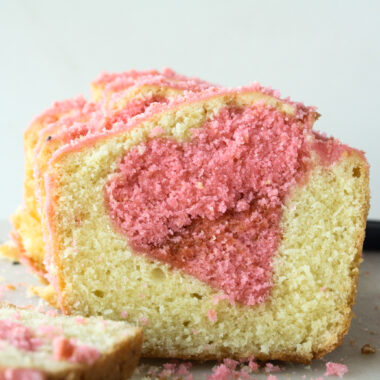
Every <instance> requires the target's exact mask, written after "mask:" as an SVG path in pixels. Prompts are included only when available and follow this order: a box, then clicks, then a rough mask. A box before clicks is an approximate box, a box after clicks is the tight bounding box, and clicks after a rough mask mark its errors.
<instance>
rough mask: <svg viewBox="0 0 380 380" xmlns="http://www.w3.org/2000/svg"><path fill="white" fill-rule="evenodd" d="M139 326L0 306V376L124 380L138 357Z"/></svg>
mask: <svg viewBox="0 0 380 380" xmlns="http://www.w3.org/2000/svg"><path fill="white" fill-rule="evenodd" d="M141 344H142V332H141V329H139V328H135V327H131V326H129V325H128V324H127V323H125V322H114V321H106V320H104V319H102V318H99V317H97V318H96V317H93V318H82V317H67V316H61V315H56V313H55V312H52V311H51V312H47V313H42V312H38V311H36V310H33V309H27V308H17V307H15V306H12V305H7V304H1V306H0V379H4V380H20V379H21V380H50V379H51V380H53V379H56V380H58V379H62V380H63V379H70V380H75V379H78V380H79V379H89V380H90V379H91V380H96V379H99V380H100V379H101V380H104V379H110V380H111V379H112V380H118V379H120V380H124V379H127V378H128V377H129V376H130V375H131V374H132V372H133V370H134V369H135V367H136V365H137V362H138V360H139V356H140V351H141Z"/></svg>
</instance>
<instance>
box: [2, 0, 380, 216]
mask: <svg viewBox="0 0 380 380" xmlns="http://www.w3.org/2000/svg"><path fill="white" fill-rule="evenodd" d="M379 15H380V2H379V1H348V0H344V1H327V0H326V1H283V0H282V1H281V0H279V1H263V0H261V1H238V0H235V1H222V0H215V1H206V0H191V1H186V2H185V1H174V0H173V1H165V0H160V1H137V0H136V1H111V0H108V1H104V2H103V1H95V0H86V1H84V0H82V1H79V0H78V1H75V0H70V1H68V0H65V1H57V0H45V1H42V0H34V1H32V0H29V1H27V0H24V1H22V0H13V1H6V0H0V47H1V48H0V65H1V66H0V67H1V70H0V83H1V89H0V130H1V138H0V165H1V178H2V180H1V186H0V218H6V217H7V216H8V214H9V213H10V212H12V211H13V209H14V208H15V207H16V206H17V205H18V204H19V203H20V202H21V188H22V180H23V151H22V132H23V130H24V128H25V127H26V125H27V124H28V122H29V121H30V120H31V119H32V117H33V116H34V115H36V114H37V113H39V112H40V111H42V110H43V109H45V108H46V107H48V106H49V104H50V103H51V102H52V101H53V100H58V99H64V98H68V97H72V96H74V95H77V94H79V93H82V94H85V95H88V92H89V91H88V89H89V87H88V83H89V82H90V81H91V80H92V79H93V78H94V77H95V76H96V75H97V74H98V73H99V72H100V71H102V70H107V71H122V70H127V69H131V68H135V69H149V68H162V67H163V66H170V67H172V68H174V69H175V70H177V71H179V72H181V73H184V74H188V75H196V76H199V77H202V78H205V79H207V80H209V81H213V82H217V83H221V84H224V85H231V86H236V85H243V84H248V83H250V82H252V81H259V82H261V83H262V84H263V85H271V86H272V87H274V88H278V89H280V90H281V93H282V94H283V95H284V96H288V95H290V96H291V97H292V99H294V100H300V101H303V102H304V103H306V104H308V105H316V106H318V109H319V112H320V113H321V114H322V118H321V119H320V120H318V122H317V125H316V128H317V129H319V130H321V131H323V132H326V133H327V134H329V135H330V134H332V135H335V136H336V137H339V138H340V139H341V140H342V141H344V142H345V143H348V144H350V145H353V146H355V147H357V148H360V149H362V150H365V151H366V152H367V157H368V160H369V162H370V163H371V166H372V171H371V175H372V178H371V185H372V208H371V212H370V217H371V218H372V219H374V218H376V219H380V193H379V191H378V189H379V188H380V152H379V151H380V146H379V144H380V73H379V68H380V16H379Z"/></svg>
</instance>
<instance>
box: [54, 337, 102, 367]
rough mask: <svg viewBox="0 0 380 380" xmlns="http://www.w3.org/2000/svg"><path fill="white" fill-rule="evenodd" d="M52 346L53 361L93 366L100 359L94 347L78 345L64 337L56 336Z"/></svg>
mask: <svg viewBox="0 0 380 380" xmlns="http://www.w3.org/2000/svg"><path fill="white" fill-rule="evenodd" d="M52 344H53V358H54V359H55V360H68V361H70V362H72V363H83V364H93V363H94V362H95V361H96V360H97V359H98V358H99V357H100V352H99V351H98V350H97V349H96V348H95V347H90V346H87V345H79V344H77V343H76V342H75V341H74V340H73V339H68V338H66V337H65V336H56V337H55V338H54V339H53V342H52Z"/></svg>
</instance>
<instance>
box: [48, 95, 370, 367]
mask: <svg viewBox="0 0 380 380" xmlns="http://www.w3.org/2000/svg"><path fill="white" fill-rule="evenodd" d="M255 96H256V95H255ZM253 97H254V96H253ZM248 98H249V100H247V99H248ZM258 98H259V97H258ZM256 100H257V99H256ZM260 100H263V99H262V98H261V99H260ZM239 101H240V104H238V100H236V99H235V104H234V106H236V105H238V106H246V105H247V104H253V103H254V102H255V101H254V100H253V98H252V96H251V97H249V96H248V95H247V96H246V97H244V96H242V97H240V98H239ZM264 102H265V99H264ZM230 103H231V99H227V100H226V99H225V98H223V97H218V98H215V99H212V100H208V101H206V102H201V103H194V104H190V105H188V106H185V107H181V108H179V109H178V110H176V111H172V112H170V113H168V114H167V115H163V116H162V115H161V116H160V118H152V119H150V120H149V121H147V122H144V123H142V124H141V125H140V126H139V128H133V129H131V130H129V131H128V132H124V133H119V134H114V135H110V137H108V138H105V139H99V140H94V141H93V142H91V143H87V144H83V145H82V146H81V147H80V148H79V147H78V148H74V149H73V150H72V151H70V154H65V153H62V154H61V155H58V156H57V157H56V158H55V160H54V161H53V162H52V164H51V167H50V169H49V171H48V174H49V175H50V176H51V178H52V179H53V180H54V181H55V184H56V187H55V188H56V189H57V190H56V192H55V193H54V196H55V198H54V202H53V201H52V200H51V199H50V200H49V201H50V203H49V204H50V212H51V214H50V219H49V226H50V233H53V237H54V241H53V242H52V248H53V250H52V252H58V254H55V255H54V257H53V265H51V266H50V268H49V271H50V272H51V275H53V277H57V285H58V288H59V293H60V297H61V298H60V301H61V304H62V307H63V308H64V310H65V311H66V312H68V313H74V314H75V313H77V314H85V315H104V316H106V317H109V318H111V319H125V320H127V321H128V322H131V323H133V324H139V325H142V326H144V333H145V337H146V340H145V342H144V346H143V355H145V356H161V357H182V358H201V359H207V358H217V357H226V356H229V357H236V358H242V357H247V356H250V355H252V354H254V355H255V356H256V357H257V358H262V359H265V358H271V359H291V360H299V361H308V360H311V359H312V358H313V357H318V356H321V355H323V354H325V353H326V352H328V351H330V350H332V349H333V348H334V347H335V346H336V345H338V344H339V343H340V341H341V339H342V337H343V335H344V334H345V333H346V332H347V329H348V327H349V323H350V319H351V305H352V303H353V302H354V298H355V291H356V283H357V275H358V262H359V260H360V253H361V245H362V241H363V231H364V226H365V220H366V212H367V205H368V193H367V188H368V168H367V165H366V162H365V160H364V159H363V158H362V157H361V156H360V155H359V154H358V153H356V152H354V151H352V150H349V149H346V151H345V152H343V153H342V154H341V156H340V158H339V159H338V160H336V161H335V162H333V163H324V164H322V161H319V159H318V155H317V154H316V155H315V157H314V159H315V160H316V162H318V163H319V164H318V165H315V166H314V167H312V168H311V169H310V171H308V176H307V180H306V181H303V182H299V183H298V184H297V185H294V186H293V187H292V189H291V191H289V192H288V194H287V196H286V197H285V198H284V199H283V203H282V205H281V218H280V219H281V220H280V221H279V226H280V230H281V231H282V233H281V238H280V241H279V244H278V246H277V248H276V251H275V252H274V254H273V259H272V264H271V290H270V294H269V295H268V297H267V299H265V302H259V303H257V304H255V305H253V306H248V305H245V304H243V303H241V302H232V303H231V299H226V297H225V293H224V292H223V291H222V290H221V289H218V288H217V287H215V286H211V285H210V284H207V283H205V282H204V281H201V280H200V279H198V278H196V277H194V276H193V275H189V274H186V273H184V272H183V271H182V270H180V269H176V268H173V267H172V266H171V265H170V264H168V263H165V262H162V261H159V260H155V259H154V258H152V257H148V256H147V255H144V254H141V252H137V250H136V247H134V248H133V247H132V244H131V242H130V241H129V239H128V238H126V234H125V231H121V230H120V229H119V228H116V227H115V222H114V220H112V218H111V217H110V213H109V209H108V205H107V201H106V197H105V189H106V187H107V183H108V181H109V180H110V178H111V177H112V175H114V173H115V172H116V170H117V169H118V167H119V164H120V160H121V159H122V157H123V156H125V155H126V154H127V153H128V152H129V151H130V150H131V148H133V147H136V146H138V145H139V144H141V143H144V142H147V141H148V140H149V139H150V135H151V133H152V131H154V130H155V129H156V128H157V127H159V128H160V130H162V131H163V133H164V135H165V138H170V139H173V140H175V141H178V142H185V141H188V140H189V138H190V137H191V133H192V132H191V131H192V130H193V129H196V128H202V127H203V126H204V124H205V122H207V121H209V120H211V119H213V118H214V117H215V115H217V114H218V113H219V112H220V110H221V109H223V107H226V105H230ZM267 106H268V104H267ZM279 107H281V105H280V106H279ZM288 107H289V108H288ZM281 111H282V112H284V114H285V115H286V114H287V112H288V116H289V117H291V112H292V110H291V107H290V106H287V107H285V109H283V107H282V109H281ZM50 191H52V189H50ZM48 193H49V191H48ZM52 211H53V212H52ZM57 269H59V271H58V272H57ZM227 298H228V297H227Z"/></svg>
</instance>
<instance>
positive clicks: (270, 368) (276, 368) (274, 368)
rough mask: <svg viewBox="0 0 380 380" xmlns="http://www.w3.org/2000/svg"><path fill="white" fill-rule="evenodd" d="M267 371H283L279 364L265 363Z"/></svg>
mask: <svg viewBox="0 0 380 380" xmlns="http://www.w3.org/2000/svg"><path fill="white" fill-rule="evenodd" d="M265 372H274V373H276V372H281V368H280V367H279V366H278V365H273V364H272V363H266V364H265Z"/></svg>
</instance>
